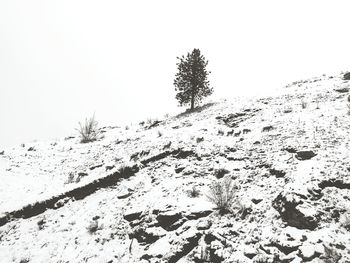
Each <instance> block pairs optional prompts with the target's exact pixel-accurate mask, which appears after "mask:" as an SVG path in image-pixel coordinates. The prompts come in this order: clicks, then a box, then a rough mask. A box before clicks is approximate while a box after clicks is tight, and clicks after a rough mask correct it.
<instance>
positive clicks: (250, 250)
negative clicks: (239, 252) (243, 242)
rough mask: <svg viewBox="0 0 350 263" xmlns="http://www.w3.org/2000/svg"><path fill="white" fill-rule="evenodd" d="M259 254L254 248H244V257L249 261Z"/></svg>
mask: <svg viewBox="0 0 350 263" xmlns="http://www.w3.org/2000/svg"><path fill="white" fill-rule="evenodd" d="M258 253H259V252H258V251H257V250H256V249H255V248H254V247H251V246H246V247H245V248H244V255H245V256H246V257H247V258H249V259H253V258H254V257H255V256H256V255H257V254H258Z"/></svg>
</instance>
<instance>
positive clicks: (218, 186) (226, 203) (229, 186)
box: [207, 176, 236, 214]
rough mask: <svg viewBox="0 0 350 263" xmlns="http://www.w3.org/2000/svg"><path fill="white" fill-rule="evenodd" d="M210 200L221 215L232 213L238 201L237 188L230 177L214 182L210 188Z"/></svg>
mask: <svg viewBox="0 0 350 263" xmlns="http://www.w3.org/2000/svg"><path fill="white" fill-rule="evenodd" d="M207 197H208V199H209V200H210V201H211V202H213V203H214V204H215V205H216V207H217V209H218V210H219V213H220V214H225V213H229V212H231V211H232V205H233V204H234V202H235V199H236V186H235V184H234V181H233V180H232V178H230V177H228V176H227V177H224V178H223V179H221V180H217V181H214V182H213V183H212V184H211V185H210V187H209V194H208V196H207Z"/></svg>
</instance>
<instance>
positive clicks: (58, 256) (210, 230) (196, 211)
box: [0, 75, 350, 263]
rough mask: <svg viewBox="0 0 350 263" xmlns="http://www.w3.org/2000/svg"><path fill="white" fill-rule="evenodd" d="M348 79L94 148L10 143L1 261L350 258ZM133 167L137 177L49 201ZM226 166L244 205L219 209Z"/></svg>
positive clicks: (214, 107)
mask: <svg viewBox="0 0 350 263" xmlns="http://www.w3.org/2000/svg"><path fill="white" fill-rule="evenodd" d="M348 85H349V84H348V83H347V81H344V80H342V76H341V75H339V76H335V77H329V76H322V77H320V78H314V79H310V80H306V81H301V82H296V83H293V84H291V85H289V86H288V87H286V88H283V89H281V92H280V93H279V94H276V96H274V97H266V98H237V99H235V100H234V101H221V102H218V103H212V104H208V105H205V106H203V107H201V108H200V109H199V110H197V111H196V112H193V113H184V114H180V115H178V116H173V117H168V118H166V119H163V120H159V121H160V122H159V123H157V122H156V121H149V122H146V123H144V124H134V125H131V126H129V127H104V128H101V130H100V131H101V134H102V135H103V138H101V139H99V140H98V141H96V142H92V143H86V144H81V143H80V142H79V138H78V137H77V136H75V137H74V136H73V138H72V137H67V138H62V140H57V141H51V142H37V143H29V144H25V145H21V146H18V147H15V148H12V149H5V151H4V153H3V154H2V155H0V177H1V184H0V215H1V216H0V217H2V218H3V219H4V220H3V221H1V220H0V222H3V223H2V226H1V227H0V262H314V263H315V262H350V233H349V231H350V177H349V171H350V164H349V153H350V152H349V150H350V149H349V148H350V145H349V140H348V138H349V136H350V129H349V128H350V116H349V115H348V107H347V104H348V95H349V94H348V92H347V91H346V88H347V87H348ZM150 126H154V127H150ZM0 152H1V149H0ZM124 166H126V167H137V172H135V173H133V174H130V175H128V176H124V177H123V178H118V180H116V181H113V182H114V183H113V184H110V185H108V186H106V185H104V187H98V188H97V189H96V191H94V192H93V193H89V194H87V195H86V197H85V196H84V198H74V197H72V196H69V197H67V198H62V200H59V201H58V202H57V203H58V204H57V205H56V204H55V206H51V205H47V204H48V203H45V200H50V199H51V198H52V197H55V196H64V195H65V193H67V192H69V191H71V190H74V189H77V188H79V187H83V186H84V185H89V184H91V185H93V184H95V183H96V182H98V179H100V178H104V177H106V176H114V175H115V176H121V173H119V171H120V167H124ZM223 169H225V170H226V171H227V174H226V175H225V178H227V177H229V178H232V179H233V180H234V183H235V185H236V193H235V196H236V198H235V200H236V202H235V203H236V204H235V205H234V206H233V207H232V212H231V213H227V214H224V215H220V214H219V213H218V211H217V210H216V207H215V205H214V204H213V203H211V202H209V200H208V198H207V195H208V194H209V191H208V189H209V186H210V184H211V183H212V182H213V181H215V180H220V181H222V180H224V179H225V178H221V176H218V175H219V173H218V171H220V170H223ZM217 177H220V178H217ZM194 189H195V191H194ZM193 192H198V195H197V196H196V195H195V196H192V195H191V193H193ZM60 198H61V197H60ZM35 203H42V204H44V205H47V208H46V209H44V211H41V212H40V213H39V212H38V213H34V214H33V215H29V214H30V212H31V211H32V210H33V209H34V208H33V207H34V206H28V205H31V204H35ZM23 207H27V209H22V210H21V208H23ZM16 211H17V212H16ZM28 211H29V212H28ZM21 217H23V218H21Z"/></svg>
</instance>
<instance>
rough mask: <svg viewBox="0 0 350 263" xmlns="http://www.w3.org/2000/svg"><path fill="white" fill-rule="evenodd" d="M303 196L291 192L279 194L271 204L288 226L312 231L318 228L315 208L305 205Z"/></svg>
mask: <svg viewBox="0 0 350 263" xmlns="http://www.w3.org/2000/svg"><path fill="white" fill-rule="evenodd" d="M304 200H306V197H305V196H302V195H301V194H297V193H293V192H287V191H286V192H281V193H280V194H279V195H278V196H277V197H276V198H275V200H274V201H273V202H272V206H273V208H275V209H276V210H277V211H278V212H279V213H280V215H281V217H282V219H283V220H284V221H285V222H287V224H288V225H290V226H294V227H296V228H299V229H310V230H313V229H315V228H316V227H318V225H319V222H320V218H319V214H318V212H317V211H316V210H315V208H314V207H313V206H311V205H309V204H308V203H306V202H305V201H304Z"/></svg>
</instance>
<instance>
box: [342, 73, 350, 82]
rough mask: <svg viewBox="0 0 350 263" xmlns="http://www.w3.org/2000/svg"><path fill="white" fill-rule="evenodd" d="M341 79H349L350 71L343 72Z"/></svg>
mask: <svg viewBox="0 0 350 263" xmlns="http://www.w3.org/2000/svg"><path fill="white" fill-rule="evenodd" d="M343 79H344V80H350V72H347V73H345V74H344V76H343Z"/></svg>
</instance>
